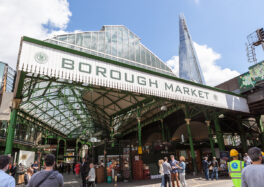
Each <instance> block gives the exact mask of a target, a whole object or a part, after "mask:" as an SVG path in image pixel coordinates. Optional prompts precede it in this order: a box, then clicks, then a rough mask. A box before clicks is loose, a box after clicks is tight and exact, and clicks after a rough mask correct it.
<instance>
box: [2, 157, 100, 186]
mask: <svg viewBox="0 0 264 187" xmlns="http://www.w3.org/2000/svg"><path fill="white" fill-rule="evenodd" d="M69 168H72V170H73V172H74V174H76V175H77V176H81V177H82V183H83V187H90V186H92V187H95V178H96V173H95V169H94V164H93V163H90V164H89V165H88V163H87V162H86V160H85V159H83V160H82V163H76V164H74V165H72V167H70V165H65V166H64V165H63V164H61V163H60V164H59V165H56V160H55V156H54V155H53V154H47V155H46V156H45V159H44V167H43V168H42V169H41V168H39V164H38V162H37V161H35V162H34V163H33V164H32V165H31V166H30V167H28V168H27V169H26V172H24V170H25V169H24V166H23V165H22V164H19V167H17V166H16V164H15V163H14V164H11V163H10V157H9V156H6V155H1V156H0V181H1V183H0V186H1V187H2V186H3V187H15V185H16V180H15V178H16V177H15V176H17V174H19V173H22V171H23V177H24V178H23V181H24V184H26V185H27V187H38V186H40V185H41V186H42V187H45V186H47V187H51V186H52V187H61V186H63V176H62V174H61V172H62V173H63V172H64V171H65V169H67V171H68V173H70V172H71V169H69ZM20 170H21V172H20ZM2 181H3V182H2Z"/></svg>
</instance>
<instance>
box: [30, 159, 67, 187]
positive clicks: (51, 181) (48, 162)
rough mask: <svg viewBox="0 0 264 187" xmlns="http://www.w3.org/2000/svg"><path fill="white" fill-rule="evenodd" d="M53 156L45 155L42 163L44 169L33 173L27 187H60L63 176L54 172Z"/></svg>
mask: <svg viewBox="0 0 264 187" xmlns="http://www.w3.org/2000/svg"><path fill="white" fill-rule="evenodd" d="M54 165H55V156H54V155H53V154H47V155H46V157H45V161H44V166H45V169H44V170H42V171H38V172H37V173H35V174H34V175H33V176H32V177H31V179H30V180H29V183H28V185H27V187H51V186H52V187H62V186H63V176H62V175H61V174H60V173H59V172H58V171H54V170H53V167H54Z"/></svg>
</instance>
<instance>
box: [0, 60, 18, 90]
mask: <svg viewBox="0 0 264 187" xmlns="http://www.w3.org/2000/svg"><path fill="white" fill-rule="evenodd" d="M15 76H16V71H15V70H13V69H12V68H11V67H10V66H8V64H6V63H3V62H0V90H1V91H2V92H12V91H13V89H14V82H15Z"/></svg>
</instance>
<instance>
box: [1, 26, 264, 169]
mask: <svg viewBox="0 0 264 187" xmlns="http://www.w3.org/2000/svg"><path fill="white" fill-rule="evenodd" d="M221 115H222V116H223V115H224V116H225V118H224V119H223V118H219V116H221ZM252 117H253V118H254V117H255V116H254V115H253V116H252V115H251V114H250V113H249V108H248V105H247V100H246V98H245V97H244V96H242V95H240V94H236V93H233V92H229V91H225V90H221V89H218V88H214V87H209V86H206V85H202V84H197V83H194V82H191V81H187V80H183V79H179V78H177V77H176V76H175V75H174V74H173V73H172V71H171V69H170V68H169V67H168V66H167V65H166V64H165V63H164V62H163V61H162V60H160V59H159V58H158V57H157V56H156V55H155V54H153V53H152V52H151V51H150V50H149V49H147V48H146V47H145V46H144V45H143V44H142V43H141V42H140V38H139V37H138V36H136V35H135V34H134V33H132V32H131V31H130V30H128V29H127V28H126V27H124V26H104V27H103V28H102V30H100V31H93V32H81V33H73V34H65V35H60V36H56V37H54V38H51V39H47V40H45V41H40V40H37V39H33V38H29V37H22V40H21V44H20V50H19V55H18V64H17V77H16V83H15V88H14V98H13V100H12V110H11V114H10V121H9V123H8V128H7V135H6V142H5V154H11V155H13V151H12V150H13V148H19V149H23V148H25V146H24V147H22V146H19V145H20V143H19V142H16V139H17V138H19V137H20V136H23V137H24V138H27V140H31V141H32V142H34V144H32V145H28V147H30V148H27V149H32V150H35V151H37V148H38V146H39V145H40V144H44V145H45V144H48V142H49V139H53V140H54V142H53V143H54V144H58V145H59V146H60V145H61V142H63V144H64V149H66V144H68V141H69V140H71V141H73V142H74V143H73V147H74V149H76V150H75V152H78V147H79V146H78V145H79V144H80V143H81V144H87V145H88V146H89V147H94V146H95V147H97V146H98V147H100V146H102V145H104V148H103V149H108V150H109V149H111V148H113V147H115V145H114V143H116V142H118V141H122V140H124V141H125V140H131V139H135V141H134V142H133V144H134V146H136V147H138V149H142V147H144V145H145V142H146V141H145V140H146V137H147V136H148V135H149V134H148V132H151V133H152V130H153V129H155V128H156V133H157V132H158V133H159V134H160V135H161V141H162V142H171V141H172V139H173V137H172V134H173V133H174V132H175V131H177V129H179V128H180V127H183V128H184V130H183V132H182V134H186V136H185V139H186V140H185V142H187V143H186V144H185V145H182V146H184V149H189V150H190V156H191V159H192V163H193V169H194V171H197V166H196V163H197V158H196V156H197V155H196V152H195V149H197V146H198V147H199V145H198V144H197V142H198V139H195V137H194V136H192V135H193V134H197V133H198V136H199V134H203V132H204V131H206V136H207V137H205V138H206V142H208V144H206V145H207V147H209V148H210V150H211V152H212V154H213V155H216V151H215V149H216V148H218V149H219V151H225V150H227V147H226V145H225V144H226V143H225V140H224V139H225V135H223V130H224V131H228V132H231V135H232V137H234V136H239V137H240V140H241V142H242V143H241V144H240V145H238V146H241V148H242V149H243V151H244V152H245V151H246V150H247V145H249V144H248V143H247V140H248V138H247V137H246V136H245V133H247V132H251V131H250V128H248V126H247V125H243V124H245V123H246V122H245V121H249V120H248V119H249V118H252ZM197 121H198V122H199V123H200V124H199V125H201V127H202V128H203V129H199V127H200V126H199V127H198V130H197V129H196V130H194V129H195V128H197V126H196V127H195V125H192V123H193V122H197ZM253 121H254V120H253ZM258 121H260V120H259V119H258ZM258 121H255V122H256V123H257V122H258ZM248 124H250V122H248ZM144 129H146V130H144ZM144 131H145V132H144ZM202 131H203V132H202ZM234 132H236V133H235V135H234ZM214 137H215V138H214ZM154 139H155V137H154ZM93 140H96V143H95V141H93ZM196 140H197V141H196ZM177 141H178V142H179V138H178V139H177ZM14 142H15V143H14ZM109 142H111V145H112V146H107V145H108V144H107V143H109ZM130 142H131V141H130ZM215 143H217V145H215ZM257 143H258V142H257ZM260 143H261V142H260ZM2 145H3V143H2ZM75 145H76V146H75ZM109 145H110V144H109ZM67 146H68V145H67ZM233 146H236V145H233ZM176 147H177V146H176ZM95 149H96V148H95ZM174 149H176V148H174ZM143 151H144V150H143ZM58 152H59V148H58V147H57V154H58ZM139 152H140V151H139ZM64 154H65V152H64Z"/></svg>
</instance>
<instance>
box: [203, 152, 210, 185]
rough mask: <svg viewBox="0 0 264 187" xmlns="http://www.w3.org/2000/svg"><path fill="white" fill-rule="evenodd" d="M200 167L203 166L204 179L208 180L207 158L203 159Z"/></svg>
mask: <svg viewBox="0 0 264 187" xmlns="http://www.w3.org/2000/svg"><path fill="white" fill-rule="evenodd" d="M202 165H203V172H204V175H205V179H206V180H209V165H210V163H209V162H208V157H204V159H203V161H202Z"/></svg>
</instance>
